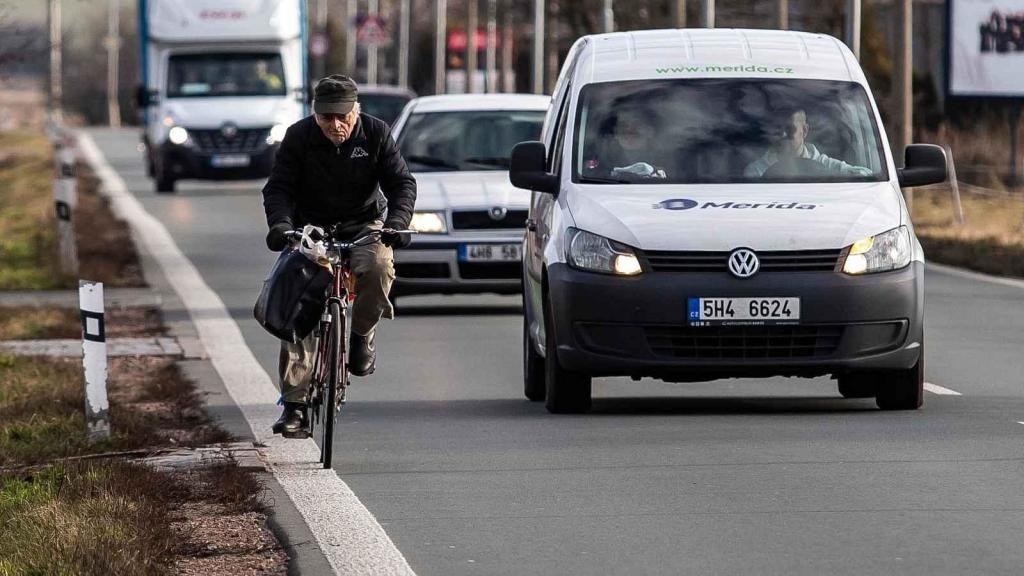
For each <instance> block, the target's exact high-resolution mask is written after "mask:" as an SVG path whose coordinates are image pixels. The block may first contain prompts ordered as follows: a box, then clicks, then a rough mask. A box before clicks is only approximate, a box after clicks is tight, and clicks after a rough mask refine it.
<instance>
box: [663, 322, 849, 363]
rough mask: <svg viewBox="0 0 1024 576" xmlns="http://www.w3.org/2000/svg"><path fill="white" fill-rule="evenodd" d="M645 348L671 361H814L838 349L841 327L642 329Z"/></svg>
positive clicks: (686, 327)
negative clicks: (684, 359)
mask: <svg viewBox="0 0 1024 576" xmlns="http://www.w3.org/2000/svg"><path fill="white" fill-rule="evenodd" d="M644 333H645V335H646V336H647V344H648V345H649V346H650V347H651V350H652V351H653V352H654V353H655V354H656V355H658V356H670V357H673V358H707V359H730V358H735V359H745V358H764V359H775V358H817V357H823V356H830V355H831V354H833V353H834V352H835V350H836V347H837V346H839V340H840V338H842V336H843V326H840V325H817V326H703V327H699V328H698V327H689V326H646V327H644Z"/></svg>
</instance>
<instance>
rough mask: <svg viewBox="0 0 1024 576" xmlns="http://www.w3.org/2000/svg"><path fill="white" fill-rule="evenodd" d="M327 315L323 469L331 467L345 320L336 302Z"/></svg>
mask: <svg viewBox="0 0 1024 576" xmlns="http://www.w3.org/2000/svg"><path fill="white" fill-rule="evenodd" d="M327 306H328V314H329V315H330V317H331V323H330V325H329V327H328V329H327V334H325V337H326V338H327V346H326V352H327V358H326V361H327V381H326V382H324V390H323V391H324V394H323V396H322V397H321V403H320V431H321V433H322V434H323V435H322V436H321V438H320V461H321V462H323V464H324V468H325V469H329V468H330V467H331V455H332V454H333V451H334V416H335V414H336V412H337V409H338V388H339V386H340V385H341V382H342V380H343V378H344V377H345V376H344V374H343V372H342V370H343V369H344V366H345V358H344V350H345V348H344V343H343V340H344V336H345V332H344V329H345V318H344V317H343V316H342V315H341V305H340V304H339V303H338V302H335V301H331V302H330V303H328V305H327Z"/></svg>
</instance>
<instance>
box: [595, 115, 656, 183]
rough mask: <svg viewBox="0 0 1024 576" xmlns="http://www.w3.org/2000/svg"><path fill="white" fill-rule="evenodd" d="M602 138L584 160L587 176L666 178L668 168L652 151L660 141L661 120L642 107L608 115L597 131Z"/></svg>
mask: <svg viewBox="0 0 1024 576" xmlns="http://www.w3.org/2000/svg"><path fill="white" fill-rule="evenodd" d="M598 133H599V138H600V139H599V141H598V142H597V145H596V146H591V147H590V149H591V150H593V151H595V152H597V154H590V155H588V156H587V158H586V159H585V160H584V161H583V174H584V176H595V177H600V178H638V177H639V178H655V179H664V178H665V176H666V175H665V170H664V169H663V168H662V167H661V165H660V163H659V162H658V161H657V159H656V158H654V157H653V156H652V151H653V150H655V149H656V144H654V143H656V142H658V133H659V128H658V121H657V118H655V116H654V114H653V113H651V112H650V111H649V110H646V109H642V108H625V109H623V110H621V111H619V112H617V113H615V114H614V115H611V116H609V117H608V118H607V119H606V120H605V121H604V122H602V123H601V127H600V129H599V131H598Z"/></svg>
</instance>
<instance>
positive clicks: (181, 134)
mask: <svg viewBox="0 0 1024 576" xmlns="http://www.w3.org/2000/svg"><path fill="white" fill-rule="evenodd" d="M167 139H168V140H170V141H171V144H176V145H178V146H181V145H182V144H184V143H185V142H188V130H185V129H184V128H182V127H181V126H175V127H173V128H171V129H170V130H169V131H168V132H167Z"/></svg>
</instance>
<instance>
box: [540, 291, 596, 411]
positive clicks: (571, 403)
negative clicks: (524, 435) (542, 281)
mask: <svg viewBox="0 0 1024 576" xmlns="http://www.w3.org/2000/svg"><path fill="white" fill-rule="evenodd" d="M544 311H545V316H544V350H545V353H546V355H547V357H546V358H545V359H544V382H545V398H544V406H545V407H546V408H547V409H548V412H551V413H552V414H583V413H585V412H587V411H589V410H590V403H591V380H590V376H587V375H586V374H580V373H579V372H572V371H569V370H566V369H564V368H562V366H561V364H560V363H559V362H558V343H557V342H556V341H555V325H554V321H553V318H554V316H555V314H554V308H553V307H552V304H551V299H550V298H544Z"/></svg>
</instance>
